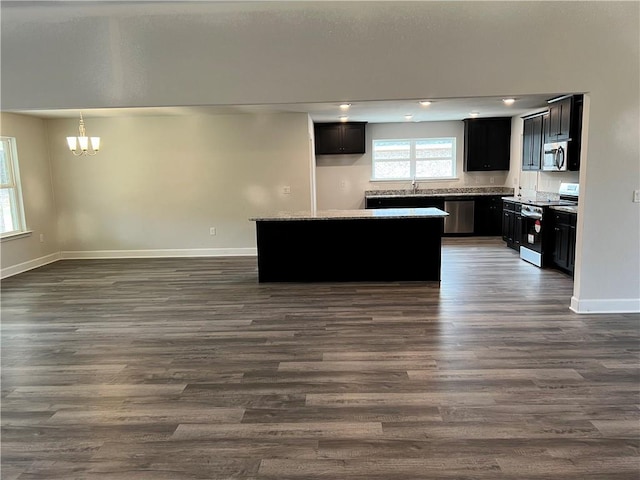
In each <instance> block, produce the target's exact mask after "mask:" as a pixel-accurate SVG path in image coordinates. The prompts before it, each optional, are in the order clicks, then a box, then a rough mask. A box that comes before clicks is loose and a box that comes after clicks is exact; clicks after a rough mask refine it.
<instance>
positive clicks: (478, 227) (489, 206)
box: [365, 194, 504, 237]
mask: <svg viewBox="0 0 640 480" xmlns="http://www.w3.org/2000/svg"><path fill="white" fill-rule="evenodd" d="M503 196H504V194H502V195H477V196H473V195H469V196H424V197H421V196H412V195H407V196H392V197H367V198H365V208H425V207H435V208H439V209H440V210H446V209H445V200H446V201H452V200H453V201H460V200H464V201H472V202H473V203H474V208H473V232H466V231H465V232H466V233H464V234H463V233H447V230H446V228H445V234H444V236H446V237H448V236H458V235H467V236H499V235H500V234H501V232H502V197H503ZM445 226H446V222H445Z"/></svg>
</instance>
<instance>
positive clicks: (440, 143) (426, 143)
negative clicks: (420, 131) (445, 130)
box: [416, 139, 453, 158]
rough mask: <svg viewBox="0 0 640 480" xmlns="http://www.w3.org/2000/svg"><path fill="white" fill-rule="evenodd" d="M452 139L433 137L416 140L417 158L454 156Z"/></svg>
mask: <svg viewBox="0 0 640 480" xmlns="http://www.w3.org/2000/svg"><path fill="white" fill-rule="evenodd" d="M452 157H453V142H452V141H451V139H433V140H417V141H416V158H452Z"/></svg>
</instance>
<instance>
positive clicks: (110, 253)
mask: <svg viewBox="0 0 640 480" xmlns="http://www.w3.org/2000/svg"><path fill="white" fill-rule="evenodd" d="M60 254H61V256H62V258H63V259H65V260H71V259H73V260H80V259H104V258H171V257H249V256H253V257H255V256H257V255H258V249H257V248H255V247H253V248H191V249H178V248H175V249H164V250H91V251H63V252H60Z"/></svg>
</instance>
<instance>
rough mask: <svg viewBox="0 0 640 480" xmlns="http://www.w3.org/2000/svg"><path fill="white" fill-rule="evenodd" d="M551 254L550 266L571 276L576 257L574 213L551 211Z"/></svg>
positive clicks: (575, 218) (575, 217)
mask: <svg viewBox="0 0 640 480" xmlns="http://www.w3.org/2000/svg"><path fill="white" fill-rule="evenodd" d="M551 219H552V222H553V224H552V228H553V230H552V232H553V235H552V238H551V254H550V256H549V261H550V263H551V265H552V266H554V267H557V268H559V269H560V270H562V271H564V272H566V273H569V274H570V275H572V276H573V273H574V270H575V257H576V220H577V216H576V214H575V213H566V212H558V211H553V213H552V215H551Z"/></svg>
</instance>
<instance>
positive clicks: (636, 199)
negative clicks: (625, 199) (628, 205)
mask: <svg viewBox="0 0 640 480" xmlns="http://www.w3.org/2000/svg"><path fill="white" fill-rule="evenodd" d="M633 203H640V190H634V191H633Z"/></svg>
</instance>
